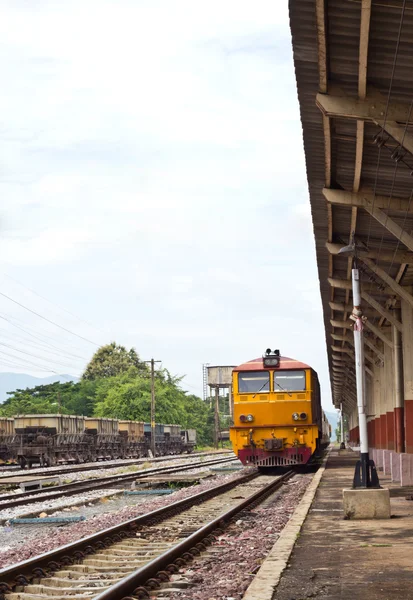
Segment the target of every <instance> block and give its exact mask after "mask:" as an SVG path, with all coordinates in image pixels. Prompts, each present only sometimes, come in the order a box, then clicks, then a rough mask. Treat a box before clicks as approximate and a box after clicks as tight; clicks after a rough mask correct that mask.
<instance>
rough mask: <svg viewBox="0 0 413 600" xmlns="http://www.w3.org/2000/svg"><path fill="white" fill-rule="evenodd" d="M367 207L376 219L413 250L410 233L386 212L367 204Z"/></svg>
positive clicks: (412, 240)
mask: <svg viewBox="0 0 413 600" xmlns="http://www.w3.org/2000/svg"><path fill="white" fill-rule="evenodd" d="M365 209H366V210H367V212H368V213H370V214H371V216H372V217H374V218H375V219H376V221H378V222H379V223H380V224H381V225H383V227H384V228H385V229H387V230H388V231H390V233H392V234H393V235H394V237H395V238H397V239H398V240H400V241H401V242H402V244H404V245H405V246H407V248H409V250H413V237H412V236H411V235H409V234H408V233H407V232H406V231H404V229H403V228H402V227H400V225H398V224H397V223H396V222H395V221H393V219H391V218H390V217H389V216H388V215H386V213H384V212H383V211H382V210H380V209H379V208H376V207H374V208H373V207H372V206H368V207H367V206H366V207H365Z"/></svg>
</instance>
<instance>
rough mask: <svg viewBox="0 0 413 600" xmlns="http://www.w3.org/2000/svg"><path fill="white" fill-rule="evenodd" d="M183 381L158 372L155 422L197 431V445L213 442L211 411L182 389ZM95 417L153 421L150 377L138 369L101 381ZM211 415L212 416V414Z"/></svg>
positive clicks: (166, 372)
mask: <svg viewBox="0 0 413 600" xmlns="http://www.w3.org/2000/svg"><path fill="white" fill-rule="evenodd" d="M180 381H181V378H179V377H173V376H171V375H170V373H169V372H168V371H167V370H166V369H164V370H161V371H157V372H156V378H155V397H156V421H157V422H158V423H176V424H179V425H181V426H182V427H183V428H184V429H189V428H194V429H196V430H197V436H198V443H200V444H209V443H211V441H212V428H211V418H212V417H211V415H210V414H209V413H210V412H211V411H210V409H209V408H208V406H207V405H206V404H205V402H203V401H202V400H201V398H198V397H197V396H194V395H187V394H186V392H185V391H184V390H182V389H181V388H180ZM96 400H97V403H96V407H95V415H96V416H98V417H112V418H116V419H130V420H132V421H146V422H149V420H150V412H151V383H150V377H149V373H145V374H142V373H141V372H139V371H138V370H137V369H136V368H131V369H130V370H129V371H128V373H124V374H122V375H119V376H117V377H111V378H110V379H106V380H103V379H102V380H100V382H99V383H98V386H97V389H96ZM211 414H212V413H211Z"/></svg>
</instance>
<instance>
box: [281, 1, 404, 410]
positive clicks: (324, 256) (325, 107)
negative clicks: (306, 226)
mask: <svg viewBox="0 0 413 600" xmlns="http://www.w3.org/2000/svg"><path fill="white" fill-rule="evenodd" d="M290 22H291V32H292V43H293V52H294V63H295V71H296V78H297V88H298V98H299V103H300V111H301V120H302V126H303V138H304V150H305V156H306V167H307V177H308V185H309V191H310V202H311V211H312V217H313V226H314V234H315V243H316V255H317V263H318V272H319V279H320V290H321V297H322V303H323V312H324V325H325V332H326V342H327V349H328V358H329V367H330V378H331V382H332V391H333V402H334V404H335V405H336V406H339V405H340V402H344V403H345V405H347V407H351V406H352V405H354V402H355V386H354V375H353V359H352V351H353V347H352V343H351V331H349V326H351V321H349V314H350V312H351V309H350V310H349V306H350V305H351V302H352V296H351V290H350V289H348V287H349V284H350V281H351V266H352V262H351V259H349V258H348V257H347V256H344V255H342V254H341V255H337V254H336V252H337V250H338V249H339V248H340V246H343V245H347V244H349V241H350V239H351V234H352V232H354V233H355V239H356V243H357V245H358V246H359V247H363V248H364V250H365V251H366V252H368V253H369V254H368V256H367V257H366V258H365V259H364V260H363V261H359V264H358V267H359V269H360V270H361V276H362V289H363V290H365V291H366V292H367V293H368V294H369V295H370V298H371V300H372V301H371V302H369V303H364V304H363V308H365V309H366V310H365V313H366V315H367V317H368V323H369V324H370V325H371V326H372V327H366V330H365V335H366V343H369V344H370V346H369V347H366V353H367V362H366V365H367V372H368V373H369V363H370V365H372V364H374V363H375V362H377V361H380V360H383V343H385V344H387V342H386V341H385V340H384V341H383V338H387V339H388V340H389V341H390V342H391V332H390V328H389V326H390V324H391V323H390V321H389V320H388V319H386V318H385V317H384V316H383V315H384V314H387V315H392V316H393V317H394V318H395V319H399V318H400V317H398V316H397V315H398V310H397V309H398V308H399V307H400V294H399V293H398V292H397V290H398V288H397V286H398V285H399V286H400V285H401V286H403V288H404V289H406V286H410V285H412V284H413V260H412V256H413V255H411V256H410V254H411V250H413V238H411V236H410V233H411V232H412V231H413V210H412V209H413V201H412V202H411V205H410V200H411V198H412V195H413V177H412V172H413V155H412V152H413V137H412V136H413V110H411V109H412V105H413V69H412V67H413V2H412V1H410V2H406V4H405V9H404V10H403V2H402V1H399V0H377V1H375V0H325V1H324V0H290ZM317 94H318V97H317ZM330 99H332V100H334V105H330V104H328V102H329V101H330ZM347 101H351V102H352V103H353V104H352V107H351V108H349V106H350V105H349V104H348V102H347ZM383 107H384V108H383ZM406 115H407V117H406ZM410 117H411V118H410ZM391 127H393V129H391ZM377 136H378V138H377ZM400 138H401V139H400ZM400 157H401V160H398V159H400ZM323 190H324V191H323ZM329 190H334V191H335V190H338V191H339V192H340V194H339V195H334V197H333V196H331V195H330V196H329V195H328V192H329ZM345 192H348V194H345ZM350 193H352V194H353V196H351V197H350ZM356 197H357V198H356ZM382 197H383V198H382ZM326 198H328V199H329V200H330V201H327V199H326ZM332 198H333V200H331V199H332ZM366 198H367V199H368V201H369V202H370V204H369V207H370V209H369V210H368V208H367V205H366ZM394 199H397V200H398V199H402V200H404V201H405V202H404V204H401V205H398V206H396V204H395V203H394ZM377 211H378V212H377ZM372 212H373V213H374V214H372ZM397 226H398V227H399V228H400V229H401V230H402V231H404V232H407V234H408V235H407V238H403V242H401V241H400V239H398V238H399V237H400V235H396V233H397V231H398V229H397ZM327 242H329V243H330V246H331V245H332V244H334V245H335V247H334V249H333V247H332V246H331V247H329V250H327V248H326V244H327ZM409 250H410V251H409ZM403 253H404V254H403ZM329 279H330V281H329ZM394 284H396V285H394ZM409 291H410V290H409ZM374 303H376V305H377V304H378V305H379V307H381V309H382V311H380V310H379V309H378V307H377V306H374ZM332 305H333V306H332ZM383 311H384V312H383ZM331 321H333V324H332V322H331ZM343 322H345V323H346V326H342V327H340V324H341V323H343ZM332 336H333V337H332ZM340 338H345V339H340Z"/></svg>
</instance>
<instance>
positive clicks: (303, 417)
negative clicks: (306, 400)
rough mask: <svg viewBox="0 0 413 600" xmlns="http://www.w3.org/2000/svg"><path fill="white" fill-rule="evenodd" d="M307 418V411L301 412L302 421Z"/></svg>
mask: <svg viewBox="0 0 413 600" xmlns="http://www.w3.org/2000/svg"><path fill="white" fill-rule="evenodd" d="M306 418H307V413H305V412H302V413H300V419H301V420H302V421H304V420H305V419H306Z"/></svg>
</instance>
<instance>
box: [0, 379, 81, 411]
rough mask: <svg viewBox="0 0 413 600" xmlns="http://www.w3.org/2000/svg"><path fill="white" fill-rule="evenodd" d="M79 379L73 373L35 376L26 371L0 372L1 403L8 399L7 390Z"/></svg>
mask: <svg viewBox="0 0 413 600" xmlns="http://www.w3.org/2000/svg"><path fill="white" fill-rule="evenodd" d="M68 380H71V381H74V382H76V381H79V380H78V378H77V377H73V376H72V375H64V376H62V375H51V376H50V377H34V376H33V375H27V374H26V373H0V404H1V403H3V402H4V401H5V400H7V398H8V396H7V392H14V390H17V389H20V390H25V389H26V388H33V387H35V386H36V385H47V384H48V383H54V382H55V381H61V382H62V383H64V382H65V381H68Z"/></svg>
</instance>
